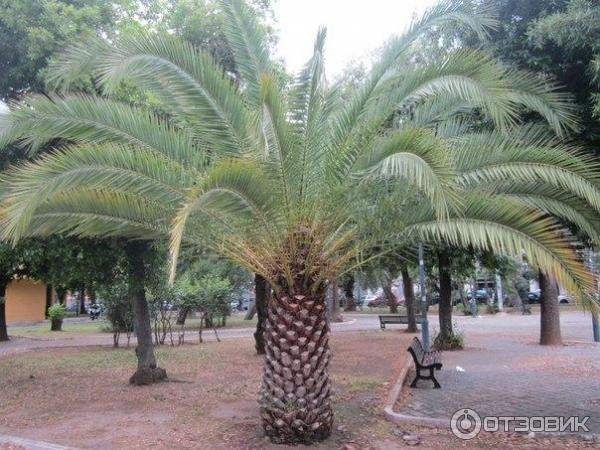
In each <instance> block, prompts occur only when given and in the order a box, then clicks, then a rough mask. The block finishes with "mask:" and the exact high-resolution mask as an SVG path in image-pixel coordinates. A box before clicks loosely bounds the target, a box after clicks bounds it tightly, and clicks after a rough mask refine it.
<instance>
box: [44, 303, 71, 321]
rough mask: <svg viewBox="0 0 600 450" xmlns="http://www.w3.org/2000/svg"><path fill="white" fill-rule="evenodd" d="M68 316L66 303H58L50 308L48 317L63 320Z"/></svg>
mask: <svg viewBox="0 0 600 450" xmlns="http://www.w3.org/2000/svg"><path fill="white" fill-rule="evenodd" d="M66 316H67V308H65V307H64V305H60V304H58V303H57V304H56V305H52V306H51V307H50V308H48V317H49V318H50V320H63V319H64V318H65V317H66Z"/></svg>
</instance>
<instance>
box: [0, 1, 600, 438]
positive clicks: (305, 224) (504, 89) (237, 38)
mask: <svg viewBox="0 0 600 450" xmlns="http://www.w3.org/2000/svg"><path fill="white" fill-rule="evenodd" d="M221 6H222V8H223V11H224V12H225V14H226V17H227V20H226V21H225V30H226V35H227V39H228V42H229V44H230V46H231V48H232V49H233V52H234V56H235V60H236V67H237V68H238V70H239V73H240V75H241V76H242V77H243V80H244V82H243V83H240V84H237V83H234V82H232V80H231V78H230V76H229V75H228V74H226V73H224V71H223V70H222V68H220V67H218V66H216V65H215V64H214V61H213V59H212V57H210V56H209V55H207V54H206V53H204V52H202V51H201V50H198V49H196V48H194V47H193V46H191V45H189V44H187V43H184V42H181V41H180V40H179V39H178V38H177V37H175V36H169V35H163V34H159V33H143V34H139V35H130V36H122V37H120V38H119V39H116V40H115V41H113V42H111V43H107V42H98V41H96V42H95V43H86V44H81V45H77V46H75V47H74V48H71V49H70V50H68V51H67V52H66V53H65V55H64V56H63V57H62V58H59V59H58V62H57V65H56V66H55V67H54V69H55V72H54V74H55V76H56V77H58V78H63V79H65V80H67V81H68V79H69V78H71V77H73V76H75V75H77V74H78V73H79V71H80V69H81V68H82V67H85V68H86V69H89V68H90V67H91V68H92V69H93V72H94V74H95V77H96V79H97V81H98V83H99V84H100V86H101V88H102V90H103V92H105V94H106V95H110V93H111V92H112V91H114V89H116V88H117V87H118V86H119V84H120V83H121V81H122V80H123V79H128V80H133V81H134V82H135V84H137V85H138V86H139V87H140V89H142V90H146V91H151V92H152V94H153V95H154V96H156V97H157V98H159V99H160V101H161V102H162V104H163V106H164V108H165V110H167V111H169V115H167V116H165V117H162V116H161V117H156V116H154V115H152V114H151V113H150V112H148V111H146V110H145V109H143V108H136V107H131V106H130V105H126V104H121V103H118V102H115V101H114V100H111V99H104V98H86V97H82V96H69V97H65V98H57V97H50V98H32V99H29V101H28V106H27V107H22V108H19V109H18V110H16V111H13V112H11V113H10V114H9V115H8V117H7V118H6V119H5V126H4V127H3V131H2V137H1V138H0V139H2V140H4V141H6V142H8V141H13V140H16V139H21V142H24V143H25V144H33V147H34V149H35V146H36V145H39V144H40V143H41V142H44V141H46V140H48V139H52V138H56V137H61V138H63V139H65V140H68V141H70V142H71V143H70V144H69V145H67V146H66V147H62V149H61V150H59V151H57V152H56V153H54V154H53V155H50V156H47V157H44V158H42V159H40V160H39V161H37V162H36V163H35V164H33V165H28V166H27V167H20V168H16V169H14V171H13V172H11V174H10V176H9V177H7V179H6V181H5V182H4V184H3V191H2V192H3V195H2V199H3V206H4V212H5V219H4V225H5V226H4V228H3V232H4V235H5V236H6V237H8V238H10V239H13V240H18V239H19V238H21V237H23V236H26V235H31V234H33V235H35V234H53V233H66V232H68V233H72V234H75V235H80V236H89V235H92V236H97V235H101V236H106V235H118V236H122V237H128V238H136V239H138V240H147V241H150V240H160V239H162V238H164V237H165V236H166V235H168V236H169V238H170V253H171V260H172V263H171V279H172V280H174V279H175V278H176V275H177V259H178V254H179V252H180V251H181V250H182V248H183V249H187V248H189V247H192V248H209V249H211V250H213V251H214V252H216V253H218V254H221V255H224V256H226V257H228V258H230V259H232V260H234V261H236V262H238V263H239V264H240V265H243V266H244V267H246V268H247V269H248V270H249V271H252V272H254V273H258V274H260V275H261V276H263V277H264V278H265V280H267V281H268V283H269V285H270V287H271V289H272V297H271V299H270V304H269V308H268V310H267V320H266V324H265V329H266V331H265V338H266V339H265V340H266V355H265V370H264V373H263V386H262V390H261V417H262V420H263V425H264V428H265V431H266V433H267V435H268V436H269V437H270V438H271V439H272V440H273V441H276V442H289V443H296V442H312V441H318V440H322V439H324V438H326V437H327V436H329V434H330V433H331V428H332V423H333V410H332V405H331V398H330V394H331V389H330V380H329V376H328V364H329V359H330V356H331V352H330V349H329V329H328V323H327V320H326V316H325V294H326V291H327V288H328V280H332V279H339V276H341V275H343V274H345V273H352V272H353V271H354V270H356V268H357V266H359V265H360V264H362V263H364V261H362V260H361V258H360V256H359V257H358V261H357V255H362V254H368V252H370V251H371V249H372V248H379V249H380V251H381V252H384V251H385V244H386V243H387V242H390V241H392V240H393V239H396V240H400V241H401V243H400V244H399V246H404V247H409V246H410V245H414V243H415V242H426V243H433V244H438V245H439V244H442V243H446V244H449V245H454V246H458V247H468V246H473V247H474V248H478V249H481V248H485V249H490V250H494V251H497V252H502V253H506V254H513V255H518V254H520V253H521V252H522V250H523V249H524V250H525V251H526V252H527V255H528V257H530V258H531V260H532V262H534V263H535V264H537V265H539V266H540V267H542V268H544V269H545V270H547V271H548V272H549V273H552V274H553V276H555V277H556V278H557V279H558V280H560V281H561V282H562V283H564V284H565V285H567V286H569V288H571V289H572V291H573V292H574V293H575V294H577V295H583V293H584V291H585V289H586V288H587V287H588V286H589V285H590V284H591V280H590V278H589V274H588V273H587V272H586V271H585V269H584V268H583V266H582V264H581V262H580V261H579V260H578V259H577V257H576V255H575V254H574V252H573V250H572V248H571V247H570V241H569V240H568V239H566V238H561V239H558V238H557V235H558V232H557V229H559V228H560V227H559V224H557V223H556V221H555V220H553V219H552V218H551V217H545V214H542V213H541V212H540V211H537V210H534V209H532V208H531V207H530V206H528V205H527V204H525V203H523V202H517V201H510V200H507V199H500V200H498V201H490V199H491V198H495V197H496V195H497V194H496V192H494V191H492V192H489V191H488V190H487V189H486V187H487V186H488V185H489V184H490V180H492V181H495V182H496V181H500V180H507V179H508V180H509V181H511V182H514V180H516V179H528V180H530V181H532V180H533V181H535V180H538V179H543V180H548V182H549V183H551V182H552V181H553V180H554V181H555V182H556V181H557V180H558V179H557V178H556V177H553V175H554V174H555V173H557V172H559V173H560V174H561V177H560V186H559V187H561V188H563V189H564V190H567V191H568V192H576V193H577V195H583V196H585V198H588V197H590V198H591V197H595V196H596V195H597V191H596V187H595V185H593V184H592V183H588V184H586V183H584V182H583V181H582V180H581V179H582V178H583V179H584V180H586V177H585V175H587V176H588V178H589V177H592V176H594V174H595V171H594V170H591V169H590V168H589V167H587V164H586V161H585V160H582V159H581V158H580V157H579V155H576V154H572V153H571V152H568V151H566V150H565V149H564V148H561V147H560V146H557V145H551V146H550V148H548V146H545V147H543V148H540V149H538V150H537V151H533V150H535V149H536V148H537V147H535V146H534V148H533V149H532V148H531V146H530V145H529V146H518V145H516V144H514V145H513V146H512V147H510V145H509V143H510V142H509V143H506V142H504V141H503V142H504V144H503V145H504V146H505V147H506V146H509V147H510V148H511V150H512V151H511V152H510V153H506V154H505V155H504V157H505V158H506V160H503V159H501V156H502V155H499V154H498V152H494V151H493V147H492V151H488V154H483V156H482V152H481V151H478V152H476V153H473V152H469V149H472V147H473V146H478V148H482V147H483V148H485V149H486V151H487V150H488V148H487V146H486V145H483V144H486V143H487V144H489V145H496V142H492V141H493V139H492V138H498V136H502V137H503V139H504V140H507V139H508V137H511V136H512V137H513V138H514V136H515V135H519V133H518V132H516V131H515V127H516V123H515V122H516V121H518V118H519V117H520V112H521V111H522V107H523V106H527V107H528V108H531V109H533V110H535V111H538V112H539V113H540V114H541V115H542V116H543V117H544V118H545V119H546V120H547V121H548V122H549V123H550V125H551V126H552V127H553V129H554V130H556V132H557V133H561V134H562V133H564V132H565V131H566V130H567V129H568V128H569V127H570V126H572V125H573V124H574V122H575V120H574V118H573V116H572V113H571V111H570V108H569V103H568V99H566V98H565V97H564V96H563V95H562V94H560V93H557V92H555V90H553V88H552V87H551V86H549V85H548V84H546V83H540V82H538V80H537V79H536V78H535V77H531V76H530V75H528V74H524V73H520V72H513V71H510V70H507V69H506V68H505V67H504V66H502V65H501V64H499V63H498V62H496V61H494V60H493V59H491V58H489V57H487V56H485V55H482V54H481V53H480V52H477V51H466V50H460V51H456V52H454V53H452V54H451V55H449V56H447V57H445V58H443V59H441V60H432V61H426V62H425V63H423V64H421V63H419V64H417V63H414V61H413V60H412V59H411V58H410V57H409V56H410V51H409V49H410V45H411V43H412V42H413V41H414V39H415V38H416V37H418V36H420V35H421V34H422V33H423V31H425V30H427V29H430V28H431V27H436V26H439V25H441V24H444V23H451V22H452V23H453V22H455V21H460V22H464V23H466V24H469V25H470V26H472V27H474V28H475V29H476V30H478V31H479V33H480V34H481V35H485V33H486V30H487V28H488V26H489V25H491V24H493V20H492V19H491V18H490V17H489V16H488V15H487V14H486V13H485V12H484V13H481V12H479V11H474V10H472V9H469V8H468V7H465V8H466V9H464V8H463V6H462V5H458V6H457V5H455V4H452V3H447V2H444V3H441V4H440V5H439V6H437V7H435V8H433V9H432V10H430V11H429V12H428V13H426V14H425V15H424V16H423V18H421V19H419V20H417V21H415V23H414V24H413V25H412V27H411V28H410V29H409V31H408V32H407V33H406V34H404V35H403V36H400V37H397V38H395V39H392V40H391V41H390V42H389V43H388V44H387V45H386V47H385V49H384V51H383V53H382V56H381V59H380V61H378V62H377V63H376V64H375V65H374V67H373V69H372V70H371V72H370V73H369V75H368V77H367V80H366V81H365V82H364V84H363V85H362V87H361V88H360V89H359V90H357V91H356V92H355V93H354V94H352V95H351V98H350V99H349V100H346V101H344V102H340V101H339V97H338V96H337V95H336V91H335V90H330V89H328V86H327V85H326V83H325V79H324V76H323V73H324V72H323V55H324V41H325V31H324V30H321V31H320V32H319V33H318V36H317V39H316V41H315V47H314V54H313V57H312V58H311V59H310V61H309V62H308V63H307V64H306V66H305V68H304V70H302V72H301V73H300V74H299V75H298V77H297V78H296V81H295V83H294V84H293V86H292V87H291V88H288V86H287V85H286V84H285V83H281V82H280V81H281V80H280V79H279V78H278V74H279V71H278V70H277V68H276V67H275V68H274V65H273V63H272V62H271V60H270V57H269V53H268V44H267V43H265V42H264V41H263V40H262V39H261V37H262V33H261V32H260V27H259V26H258V25H257V24H256V22H255V21H254V19H253V15H252V10H250V9H248V8H247V7H246V6H245V5H244V4H243V3H242V2H240V1H238V0H232V1H223V2H222V3H221ZM448 100H453V101H455V102H456V101H460V102H461V105H463V108H470V109H472V110H477V111H478V112H479V113H480V114H485V115H486V116H488V117H489V118H490V120H491V121H492V122H494V123H495V124H496V125H497V126H498V129H499V131H498V132H497V133H496V134H495V135H492V138H490V136H489V134H486V135H485V138H487V139H488V140H489V141H485V142H482V139H484V137H482V135H478V134H475V135H469V136H467V137H465V136H462V137H461V139H459V140H458V141H457V144H456V146H457V148H454V147H450V146H449V145H448V144H447V142H454V140H453V139H452V140H449V141H445V140H444V139H441V138H439V137H438V135H437V134H436V133H435V132H433V131H432V130H430V129H427V128H422V127H415V126H412V127H406V128H402V129H398V130H396V131H394V132H391V133H388V132H384V130H386V129H387V128H388V127H387V124H388V122H389V120H390V117H392V116H393V115H394V112H395V111H397V110H398V109H399V105H404V106H406V107H409V106H410V107H411V108H414V110H415V115H419V114H418V111H421V110H422V109H423V110H427V111H429V113H431V111H432V103H435V102H438V104H439V102H447V101H448ZM421 116H422V114H421V115H419V117H421ZM415 123H417V122H415ZM449 128H450V127H449V126H447V127H446V132H448V131H449ZM453 136H454V135H453ZM498 139H499V138H498ZM456 150H458V153H457V152H456ZM526 150H527V151H526ZM553 152H554V153H553ZM455 155H458V156H459V157H458V156H457V157H455ZM490 155H491V156H490ZM548 155H553V157H552V158H550V157H549V156H548ZM527 158H529V160H528V159H527ZM515 161H516V162H517V163H519V162H522V161H528V162H529V163H528V164H527V167H526V170H523V169H521V168H520V167H518V164H516V163H515ZM499 163H504V164H501V165H502V169H501V170H499V169H497V167H498V164H499ZM564 166H568V167H570V168H571V169H572V170H571V171H566V170H561V169H564ZM582 166H586V169H585V170H584V169H583V168H582ZM398 178H402V180H403V184H405V185H411V186H415V187H416V188H417V190H418V192H419V195H418V196H416V198H415V201H412V200H413V198H412V197H411V199H410V201H407V202H405V203H402V204H398V205H399V208H398V211H396V212H395V213H394V214H395V215H396V214H397V217H402V218H403V220H401V221H394V226H393V227H389V228H387V229H388V232H387V233H375V234H374V233H373V232H372V230H371V229H370V228H368V227H366V226H364V224H363V222H362V221H361V220H359V219H360V218H357V217H356V216H355V215H354V214H353V209H352V208H349V207H348V205H350V204H352V203H353V202H354V201H355V199H356V198H357V197H358V194H359V193H360V191H361V186H363V183H367V184H368V183H369V182H373V183H376V182H382V180H383V181H385V182H387V183H391V184H393V182H394V180H395V179H398ZM359 181H360V182H359ZM42 187H43V188H42ZM463 187H468V188H469V191H468V192H467V193H466V194H465V195H463V191H462V189H463ZM575 188H577V189H575ZM382 195H383V194H382ZM400 206H401V207H400ZM378 207H379V205H378V204H377V202H374V203H373V202H372V204H371V212H374V214H373V216H374V217H376V218H383V217H384V214H383V211H377V208H378ZM366 211H367V210H366V209H365V212H366ZM387 212H388V213H389V211H387ZM388 215H389V214H388ZM369 216H370V214H369ZM395 218H396V217H395ZM385 228H386V227H382V228H381V229H385ZM141 275H142V274H141V273H139V276H140V278H141ZM138 285H139V283H138ZM140 292H141V290H140ZM138 298H141V295H139V296H138ZM142 303H143V302H141V301H140V302H139V304H140V305H141V304H142ZM141 316H142V314H138V317H141Z"/></svg>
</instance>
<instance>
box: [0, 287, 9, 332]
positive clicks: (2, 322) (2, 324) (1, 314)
mask: <svg viewBox="0 0 600 450" xmlns="http://www.w3.org/2000/svg"><path fill="white" fill-rule="evenodd" d="M1 341H8V330H7V328H6V285H2V286H0V342H1Z"/></svg>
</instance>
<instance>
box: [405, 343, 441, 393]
mask: <svg viewBox="0 0 600 450" xmlns="http://www.w3.org/2000/svg"><path fill="white" fill-rule="evenodd" d="M408 351H409V352H410V354H411V355H412V358H413V361H414V362H415V372H416V376H415V379H414V380H413V382H412V383H411V385H410V387H412V388H414V387H417V381H418V380H419V379H423V380H432V381H433V385H434V386H435V387H436V388H440V387H441V386H440V383H438V381H437V380H436V379H435V375H434V373H433V371H434V370H440V369H441V368H442V354H441V353H440V352H438V351H431V352H426V351H425V350H424V349H423V344H421V341H420V340H419V338H414V339H413V341H412V343H411V344H410V347H408ZM421 370H429V375H421Z"/></svg>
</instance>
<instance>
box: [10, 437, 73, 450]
mask: <svg viewBox="0 0 600 450" xmlns="http://www.w3.org/2000/svg"><path fill="white" fill-rule="evenodd" d="M0 444H13V445H19V446H21V447H25V448H26V449H27V450H77V449H76V448H75V447H65V446H64V445H58V444H51V443H49V442H42V441H32V440H30V439H23V438H19V437H14V436H6V435H2V434H0Z"/></svg>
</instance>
